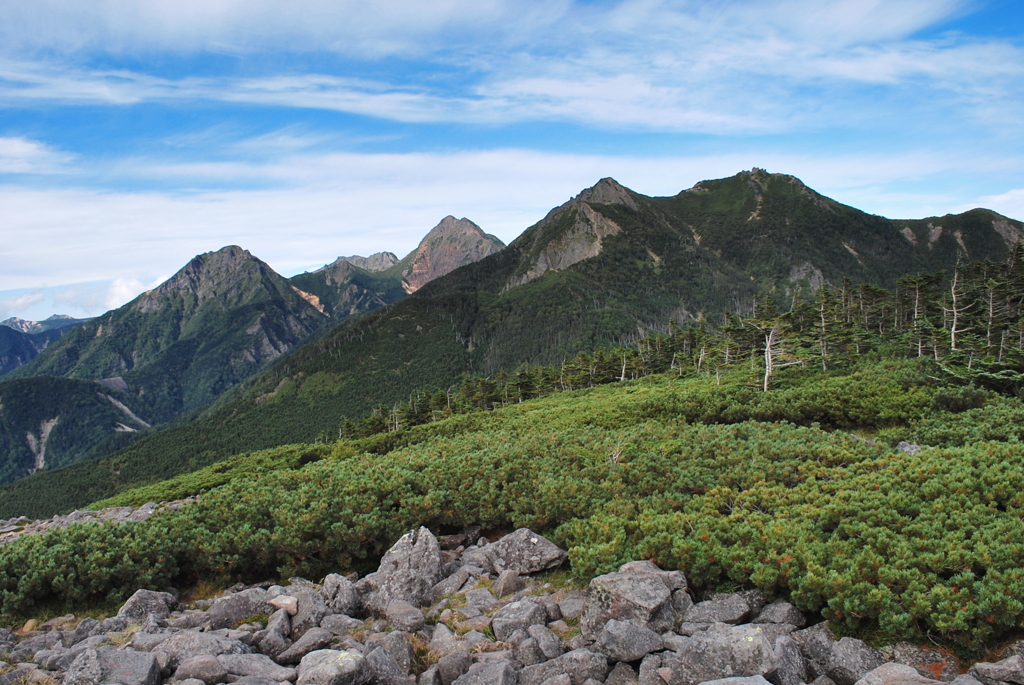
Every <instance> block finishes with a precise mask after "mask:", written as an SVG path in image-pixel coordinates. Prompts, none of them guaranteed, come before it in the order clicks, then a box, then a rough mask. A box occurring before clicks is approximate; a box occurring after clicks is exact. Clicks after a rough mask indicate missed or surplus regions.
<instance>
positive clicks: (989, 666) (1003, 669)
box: [839, 654, 1024, 685]
mask: <svg viewBox="0 0 1024 685" xmlns="http://www.w3.org/2000/svg"><path fill="white" fill-rule="evenodd" d="M967 673H968V675H970V676H973V677H974V678H977V679H978V680H980V681H981V682H982V683H984V685H998V684H999V683H1017V685H1024V657H1021V656H1018V655H1016V654H1015V655H1014V656H1011V657H1010V658H1008V659H1003V660H1002V661H997V662H995V663H985V662H978V663H976V664H974V666H972V667H971V670H970V671H968V672H967ZM839 685H845V683H839Z"/></svg>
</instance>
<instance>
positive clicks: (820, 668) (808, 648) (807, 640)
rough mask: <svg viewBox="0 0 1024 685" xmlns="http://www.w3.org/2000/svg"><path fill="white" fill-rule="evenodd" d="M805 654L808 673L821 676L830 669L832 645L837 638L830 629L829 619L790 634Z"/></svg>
mask: <svg viewBox="0 0 1024 685" xmlns="http://www.w3.org/2000/svg"><path fill="white" fill-rule="evenodd" d="M790 635H791V636H792V638H793V639H794V640H796V643H797V645H799V647H800V653H801V654H803V656H804V659H805V661H806V664H807V675H808V676H809V677H811V678H819V677H821V676H823V675H825V672H826V671H827V670H828V660H829V658H830V657H831V656H832V646H833V645H834V644H835V643H836V638H835V636H834V635H833V634H832V631H831V630H829V627H828V621H825V622H824V623H818V624H817V625H813V626H811V627H810V628H804V629H803V630H797V631H795V632H793V633H791V634H790Z"/></svg>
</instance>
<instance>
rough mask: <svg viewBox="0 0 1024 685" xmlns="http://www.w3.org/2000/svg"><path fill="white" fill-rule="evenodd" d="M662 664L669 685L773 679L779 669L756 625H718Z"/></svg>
mask: <svg viewBox="0 0 1024 685" xmlns="http://www.w3.org/2000/svg"><path fill="white" fill-rule="evenodd" d="M661 662H662V667H663V668H668V669H670V670H671V676H670V679H669V681H668V682H669V685H697V683H703V682H706V681H708V680H718V679H721V678H728V677H733V676H741V677H742V676H755V675H763V676H765V677H767V678H769V679H771V678H774V676H775V673H776V671H777V669H778V663H777V662H776V660H775V653H774V651H773V650H772V647H771V645H770V644H769V642H768V640H767V638H765V636H764V635H763V634H762V632H761V629H760V627H758V626H754V625H743V626H727V625H722V624H717V625H715V626H712V627H711V628H710V629H708V630H706V631H703V632H700V633H697V634H695V635H694V636H693V637H690V638H688V639H687V640H685V641H684V642H683V643H682V644H681V645H680V648H679V649H678V650H677V651H675V652H667V653H665V654H663V655H662V659H661ZM851 685H852V683H851Z"/></svg>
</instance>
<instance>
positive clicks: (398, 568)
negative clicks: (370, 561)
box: [356, 527, 444, 615]
mask: <svg viewBox="0 0 1024 685" xmlns="http://www.w3.org/2000/svg"><path fill="white" fill-rule="evenodd" d="M443 573H444V562H443V560H442V559H441V547H440V545H438V544H437V538H435V537H434V535H433V533H431V532H430V531H429V530H427V529H426V528H422V527H421V528H419V529H418V530H413V531H410V532H408V533H406V534H405V535H403V536H402V537H401V538H400V539H399V540H398V542H396V543H395V544H394V546H392V547H391V549H389V550H388V551H387V553H386V554H385V555H384V557H383V558H382V559H381V561H380V566H379V567H378V569H377V571H376V572H375V573H371V574H370V575H368V576H366V577H365V578H362V579H361V580H360V581H359V582H358V583H356V590H357V591H358V592H359V593H360V595H361V596H362V602H363V606H364V607H365V608H366V609H367V610H369V611H371V612H373V613H375V614H377V615H383V614H384V612H385V610H386V609H387V606H388V604H390V603H391V602H392V601H393V600H396V599H403V600H405V601H406V602H409V603H410V604H412V605H414V606H418V607H422V606H427V605H428V604H430V603H431V602H433V601H434V590H433V588H434V586H435V585H437V583H438V582H440V580H441V577H442V575H443Z"/></svg>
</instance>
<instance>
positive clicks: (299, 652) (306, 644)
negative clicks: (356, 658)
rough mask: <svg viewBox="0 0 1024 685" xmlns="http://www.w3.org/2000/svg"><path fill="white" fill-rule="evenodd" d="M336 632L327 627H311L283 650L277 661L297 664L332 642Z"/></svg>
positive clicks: (276, 658)
mask: <svg viewBox="0 0 1024 685" xmlns="http://www.w3.org/2000/svg"><path fill="white" fill-rule="evenodd" d="M333 639H334V633H332V632H331V631H329V630H327V629H326V628H310V629H309V630H307V631H306V634H305V635H303V636H302V637H300V638H299V639H298V640H296V641H295V642H294V644H292V646H291V647H289V648H288V649H286V650H285V651H283V652H281V653H280V654H279V655H277V657H275V661H277V663H279V664H297V663H299V662H300V661H301V660H302V657H304V656H306V655H307V654H309V653H310V652H315V651H316V650H318V649H323V648H324V647H326V646H327V645H329V644H331V640H333Z"/></svg>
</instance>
